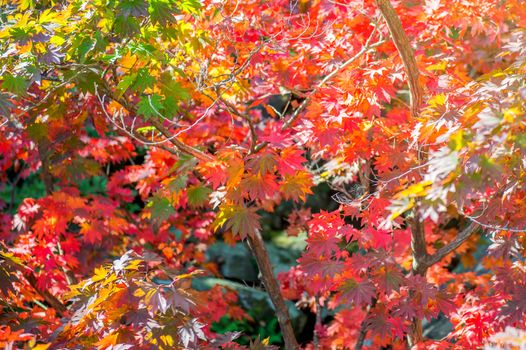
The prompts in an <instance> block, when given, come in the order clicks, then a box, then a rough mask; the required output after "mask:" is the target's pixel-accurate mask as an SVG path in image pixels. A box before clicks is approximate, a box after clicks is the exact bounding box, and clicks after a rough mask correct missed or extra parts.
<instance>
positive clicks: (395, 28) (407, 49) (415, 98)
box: [376, 0, 423, 117]
mask: <svg viewBox="0 0 526 350" xmlns="http://www.w3.org/2000/svg"><path fill="white" fill-rule="evenodd" d="M376 4H377V6H378V8H379V9H380V12H381V13H382V16H383V17H384V19H385V21H386V22H387V27H389V32H390V33H391V37H392V38H393V42H394V44H395V46H396V49H397V50H398V53H399V54H400V58H401V59H402V62H403V64H404V68H405V70H406V73H407V80H408V83H409V92H410V94H411V113H412V114H413V116H414V117H417V116H418V113H419V110H420V106H421V104H422V99H423V97H422V86H421V85H420V81H419V79H420V73H419V71H418V66H417V65H416V59H415V55H414V53H413V49H412V48H411V45H410V44H409V39H408V38H407V35H406V34H405V32H404V28H403V27H402V22H401V21H400V18H399V17H398V15H397V14H396V11H395V10H394V8H393V6H392V5H391V2H390V1H389V0H376Z"/></svg>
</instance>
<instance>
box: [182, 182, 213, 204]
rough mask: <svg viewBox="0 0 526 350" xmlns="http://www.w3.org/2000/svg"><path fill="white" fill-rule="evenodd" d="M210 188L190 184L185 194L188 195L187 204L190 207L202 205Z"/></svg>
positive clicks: (205, 201) (206, 199)
mask: <svg viewBox="0 0 526 350" xmlns="http://www.w3.org/2000/svg"><path fill="white" fill-rule="evenodd" d="M210 193H212V190H211V189H210V188H208V187H205V186H202V185H197V186H190V187H189V188H188V192H187V193H186V196H187V197H188V204H190V206H192V207H196V208H198V207H202V206H203V205H205V204H206V203H207V202H208V198H209V195H210Z"/></svg>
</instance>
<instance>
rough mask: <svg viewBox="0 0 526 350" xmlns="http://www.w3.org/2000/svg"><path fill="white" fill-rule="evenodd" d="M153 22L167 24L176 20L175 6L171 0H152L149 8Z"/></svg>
mask: <svg viewBox="0 0 526 350" xmlns="http://www.w3.org/2000/svg"><path fill="white" fill-rule="evenodd" d="M148 11H149V12H150V16H151V19H152V22H153V23H155V24H160V25H162V26H166V25H167V24H169V23H171V22H175V16H174V14H175V13H174V12H175V6H174V5H173V4H172V2H171V1H169V0H150V7H149V9H148Z"/></svg>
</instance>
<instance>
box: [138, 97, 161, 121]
mask: <svg viewBox="0 0 526 350" xmlns="http://www.w3.org/2000/svg"><path fill="white" fill-rule="evenodd" d="M137 107H138V108H137V113H139V114H140V115H143V116H144V117H146V118H150V117H154V116H159V113H161V111H162V110H163V104H162V102H161V96H159V95H148V96H143V97H141V101H139V103H138V104H137Z"/></svg>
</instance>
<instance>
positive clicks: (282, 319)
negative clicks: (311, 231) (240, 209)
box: [248, 231, 299, 350]
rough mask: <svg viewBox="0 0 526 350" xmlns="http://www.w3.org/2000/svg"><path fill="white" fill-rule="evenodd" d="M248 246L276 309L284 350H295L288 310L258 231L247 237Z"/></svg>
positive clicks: (296, 343)
mask: <svg viewBox="0 0 526 350" xmlns="http://www.w3.org/2000/svg"><path fill="white" fill-rule="evenodd" d="M248 244H249V247H250V249H251V250H252V255H254V257H255V258H256V262H257V264H258V268H259V272H260V273H261V279H262V280H263V284H264V285H265V288H266V290H267V292H268V294H269V296H270V300H271V301H272V304H273V305H274V308H275V309H276V316H277V318H278V322H279V326H280V328H281V333H282V335H283V341H284V342H285V349H287V350H296V349H298V348H299V346H298V342H297V341H296V336H295V335H294V329H293V328H292V323H291V321H290V316H289V310H288V309H287V305H286V304H285V300H284V299H283V296H282V295H281V290H280V288H279V285H278V281H277V280H276V278H275V277H274V272H273V271H272V265H271V263H270V259H269V256H268V252H267V248H265V244H264V243H263V238H262V237H261V234H260V233H259V231H256V233H255V234H254V235H248Z"/></svg>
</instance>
